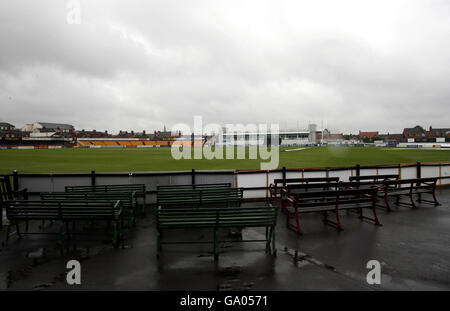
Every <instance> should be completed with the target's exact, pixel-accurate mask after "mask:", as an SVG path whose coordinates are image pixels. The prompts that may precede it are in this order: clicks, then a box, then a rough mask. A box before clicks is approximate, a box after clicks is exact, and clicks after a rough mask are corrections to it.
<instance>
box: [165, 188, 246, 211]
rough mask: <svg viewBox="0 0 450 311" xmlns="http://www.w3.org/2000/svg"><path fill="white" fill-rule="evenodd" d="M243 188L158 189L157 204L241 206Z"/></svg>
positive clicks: (170, 205) (175, 205)
mask: <svg viewBox="0 0 450 311" xmlns="http://www.w3.org/2000/svg"><path fill="white" fill-rule="evenodd" d="M243 193H244V189H243V188H222V189H219V188H217V189H201V190H198V189H192V190H158V191H157V196H156V203H157V206H161V207H174V208H176V207H200V206H209V207H211V206H213V205H215V206H218V207H239V206H241V204H242V199H243Z"/></svg>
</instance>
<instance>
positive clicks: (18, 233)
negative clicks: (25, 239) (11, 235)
mask: <svg viewBox="0 0 450 311" xmlns="http://www.w3.org/2000/svg"><path fill="white" fill-rule="evenodd" d="M15 225H16V232H17V235H18V236H19V239H20V238H22V234H21V233H20V226H19V222H18V221H17V220H16V221H15Z"/></svg>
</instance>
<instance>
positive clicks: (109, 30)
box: [0, 0, 450, 133]
mask: <svg viewBox="0 0 450 311" xmlns="http://www.w3.org/2000/svg"><path fill="white" fill-rule="evenodd" d="M68 2H69V1H66V0H51V1H50V0H49V1H47V0H45V1H44V0H39V1H36V0H27V1H25V0H2V1H1V2H0V105H1V106H0V107H1V111H0V121H7V122H10V123H13V124H15V125H16V126H23V125H24V124H26V123H32V122H36V121H45V122H60V123H70V124H73V125H74V126H75V127H76V128H77V129H96V130H105V129H107V130H109V131H113V132H115V131H118V130H120V129H123V130H138V131H141V130H143V129H146V130H147V131H153V130H154V129H155V128H157V129H162V127H163V126H164V124H165V125H166V126H167V128H169V129H170V128H171V127H172V126H173V125H174V124H176V123H180V122H181V123H187V124H191V123H192V122H193V116H194V115H200V116H202V117H203V118H204V122H205V123H206V122H207V123H211V122H214V123H220V124H226V123H239V122H241V123H244V124H247V123H263V122H264V123H279V124H280V127H281V128H282V129H284V128H286V127H287V128H294V129H295V128H297V126H298V127H300V128H306V126H307V123H308V122H315V123H317V124H318V125H319V127H320V124H321V122H322V120H323V122H324V124H325V127H328V128H329V129H331V130H332V131H334V132H345V133H348V132H352V133H357V132H358V130H380V131H381V132H383V133H385V132H391V133H393V132H401V131H402V129H403V127H412V126H415V125H416V124H420V125H422V126H424V127H428V126H429V125H432V126H433V127H450V82H449V81H450V1H448V0H422V1H420V0H405V1H397V0H387V1H384V0H383V1H382V0H376V1H375V0H374V1H362V0H352V1H347V0H339V1H338V0H329V1H319V0H314V1H312V0H309V1H300V0H293V1H287V0H285V1H283V0H281V1H280V0H276V1H263V0H257V1H244V0H239V1H232V0H222V1H212V0H205V1H193V0H177V1H170V0H162V1H153V0H145V1H144V0H143V1H130V0H127V1H125V0H123V1H112V0H105V1H98V0H80V1H79V3H80V4H81V23H80V24H69V23H68V22H67V15H68V13H69V10H68V8H67V3H68Z"/></svg>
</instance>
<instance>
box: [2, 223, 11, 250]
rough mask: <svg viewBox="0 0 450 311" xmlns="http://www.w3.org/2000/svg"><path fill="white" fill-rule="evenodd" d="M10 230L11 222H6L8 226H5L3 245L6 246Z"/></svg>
mask: <svg viewBox="0 0 450 311" xmlns="http://www.w3.org/2000/svg"><path fill="white" fill-rule="evenodd" d="M10 232H11V223H8V227H6V236H5V240H4V242H3V246H8V241H9V234H10Z"/></svg>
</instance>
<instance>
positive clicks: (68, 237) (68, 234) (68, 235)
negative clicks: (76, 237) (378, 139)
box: [66, 221, 70, 240]
mask: <svg viewBox="0 0 450 311" xmlns="http://www.w3.org/2000/svg"><path fill="white" fill-rule="evenodd" d="M66 235H67V240H70V230H69V222H68V221H66Z"/></svg>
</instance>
